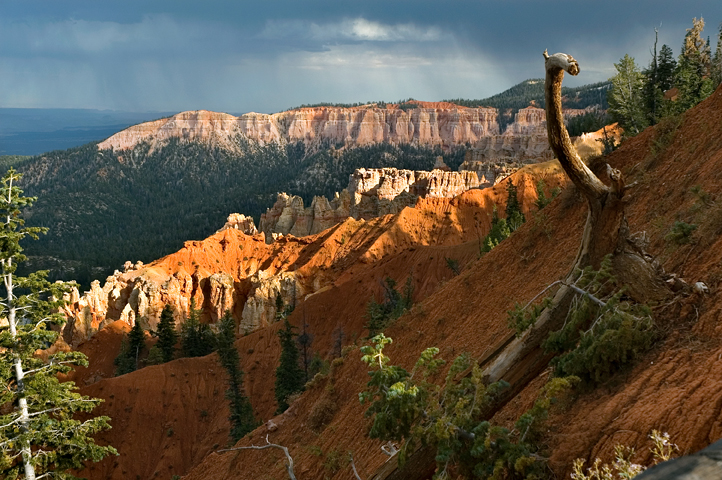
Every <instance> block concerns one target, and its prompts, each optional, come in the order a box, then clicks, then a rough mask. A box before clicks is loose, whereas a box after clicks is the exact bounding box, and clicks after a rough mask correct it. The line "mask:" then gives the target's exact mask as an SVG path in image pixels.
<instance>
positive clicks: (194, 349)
mask: <svg viewBox="0 0 722 480" xmlns="http://www.w3.org/2000/svg"><path fill="white" fill-rule="evenodd" d="M201 312H202V310H201V309H199V308H196V301H195V299H194V298H191V308H190V311H189V312H188V318H187V319H186V321H185V322H183V325H181V334H180V340H181V352H182V353H183V356H184V357H203V356H205V355H208V354H209V353H211V352H213V350H214V349H215V341H216V340H215V336H214V335H213V332H212V331H211V328H210V326H208V324H206V323H201Z"/></svg>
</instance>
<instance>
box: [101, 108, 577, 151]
mask: <svg viewBox="0 0 722 480" xmlns="http://www.w3.org/2000/svg"><path fill="white" fill-rule="evenodd" d="M415 103H416V105H417V108H414V109H411V110H406V109H400V108H398V107H397V106H395V105H387V106H386V107H385V108H379V107H378V106H376V105H375V104H374V105H366V106H362V107H352V108H341V107H315V108H299V109H295V110H289V111H286V112H280V113H274V114H263V113H254V112H252V113H246V114H243V115H241V116H240V117H235V116H233V115H230V114H226V113H219V112H210V111H207V110H197V111H188V112H181V113H178V114H176V115H173V116H172V117H169V118H163V119H160V120H155V121H153V122H147V123H142V124H139V125H135V126H132V127H130V128H127V129H125V130H123V131H121V132H118V133H116V134H115V135H113V136H111V137H109V138H108V139H106V140H105V141H103V142H101V143H99V144H98V148H99V149H101V150H102V149H111V148H112V149H115V150H126V149H130V148H132V147H133V146H135V145H136V144H138V143H141V142H148V143H150V145H151V150H154V149H156V148H158V147H159V146H161V145H163V144H165V143H167V142H168V141H169V139H171V138H177V139H180V140H183V141H206V142H210V143H213V144H217V145H220V146H223V147H225V148H229V149H233V148H234V143H235V142H236V140H235V137H236V136H238V135H241V136H242V137H245V138H248V139H251V140H254V141H257V142H259V143H261V144H266V143H270V142H276V143H281V144H283V143H289V142H290V143H293V142H304V143H305V144H307V145H312V144H319V143H320V142H328V143H330V144H334V145H344V146H362V145H370V144H376V143H382V142H386V143H391V144H419V145H427V146H441V147H442V148H445V149H449V148H452V147H454V146H460V145H472V146H474V148H477V149H481V150H484V151H488V153H487V156H494V157H495V158H499V157H506V156H510V155H511V156H519V157H520V158H522V159H529V158H542V157H544V155H546V157H548V156H549V155H548V154H546V153H545V152H546V151H547V150H548V146H547V145H546V133H545V132H544V125H545V124H544V110H543V109H540V108H535V107H528V108H525V109H522V110H520V111H519V112H518V113H517V114H516V117H515V121H514V122H513V123H512V124H510V125H509V126H508V127H507V129H506V130H505V131H504V132H500V130H499V124H498V122H497V118H498V111H497V109H495V108H468V107H462V106H458V105H454V104H450V103H439V102H437V103H433V102H415ZM585 112H586V110H573V109H568V110H566V111H565V115H566V116H568V117H572V116H575V115H581V114H583V113H585ZM540 132H541V133H540ZM542 133H543V134H542ZM541 154H544V155H541Z"/></svg>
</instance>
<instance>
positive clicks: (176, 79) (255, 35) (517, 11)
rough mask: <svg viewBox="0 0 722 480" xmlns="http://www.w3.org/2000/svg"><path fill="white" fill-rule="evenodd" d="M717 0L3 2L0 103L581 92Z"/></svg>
mask: <svg viewBox="0 0 722 480" xmlns="http://www.w3.org/2000/svg"><path fill="white" fill-rule="evenodd" d="M700 16H702V17H704V19H705V22H706V27H705V31H704V34H705V35H708V36H710V37H711V44H712V49H713V50H714V48H715V45H716V43H717V40H716V39H717V37H718V32H719V25H720V22H722V1H720V0H701V1H695V0H677V1H666V0H656V1H646V0H626V1H617V0H607V1H605V2H599V1H594V2H592V1H586V0H577V1H556V0H546V1H543V0H499V1H491V0H490V1H486V0H476V1H471V0H458V1H457V0H433V1H427V0H383V1H377V0H355V1H353V2H349V1H346V0H330V1H306V0H278V1H276V0H254V1H246V0H227V1H214V0H203V1H201V0H192V1H190V0H165V1H160V0H123V1H115V0H0V107H8V108H91V109H109V110H121V111H129V112H155V111H166V112H167V111H184V110H197V109H206V110H215V111H223V112H229V113H243V112H250V111H255V112H263V113H273V112H277V111H282V110H285V109H288V108H291V107H294V106H298V105H301V104H313V103H319V102H334V103H337V102H340V103H354V102H366V101H374V100H384V101H396V100H400V99H405V98H410V97H413V98H416V99H419V100H427V101H439V100H442V99H449V98H469V99H478V98H485V97H488V96H490V95H493V94H495V93H499V92H501V91H503V90H505V89H507V88H509V87H511V86H512V85H515V84H517V83H519V82H521V81H523V80H525V79H528V78H539V77H542V76H543V75H544V65H543V59H542V55H541V54H542V52H543V51H544V49H545V48H547V49H548V50H549V53H554V52H564V53H568V54H571V55H573V56H574V57H575V58H576V59H577V60H578V61H579V64H580V67H581V73H580V75H579V76H578V77H576V78H571V77H567V80H566V82H565V85H568V86H576V85H583V84H587V83H593V82H598V81H602V80H606V79H607V78H609V77H610V76H612V75H614V73H615V70H614V62H617V61H618V60H619V59H620V58H621V57H623V56H624V54H626V53H628V54H630V55H632V56H633V57H635V59H636V60H637V62H638V63H639V64H640V65H641V66H646V65H647V64H648V63H649V61H650V58H651V54H650V51H651V48H652V46H653V43H654V35H655V33H654V29H655V27H656V28H658V30H659V46H661V45H662V44H665V43H666V44H668V45H669V46H670V47H672V49H673V51H674V54H675V55H678V54H679V51H680V47H681V45H682V41H683V38H684V34H685V30H686V29H687V28H690V27H691V25H692V18H693V17H697V18H699V17H700Z"/></svg>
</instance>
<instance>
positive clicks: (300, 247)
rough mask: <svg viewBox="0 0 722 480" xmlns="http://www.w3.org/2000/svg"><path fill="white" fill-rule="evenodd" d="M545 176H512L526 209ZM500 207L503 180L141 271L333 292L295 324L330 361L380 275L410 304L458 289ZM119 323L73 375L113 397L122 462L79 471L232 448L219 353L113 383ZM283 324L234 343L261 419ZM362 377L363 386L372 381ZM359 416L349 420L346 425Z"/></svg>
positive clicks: (147, 466)
mask: <svg viewBox="0 0 722 480" xmlns="http://www.w3.org/2000/svg"><path fill="white" fill-rule="evenodd" d="M542 177H544V178H546V182H547V185H549V188H552V187H554V186H556V185H558V184H559V183H560V181H561V178H562V177H561V175H560V170H559V167H558V165H557V166H554V165H552V164H549V165H546V166H533V167H529V168H527V169H525V170H522V171H520V172H518V173H517V174H516V176H515V177H514V182H515V184H517V185H518V186H519V198H520V200H521V201H522V204H523V206H524V208H525V209H527V210H529V209H530V208H531V207H530V205H531V204H532V203H533V201H534V200H535V199H536V193H535V192H536V190H535V187H534V185H535V183H536V180H537V179H538V178H542ZM505 200H506V184H500V185H497V186H496V187H494V188H493V189H488V190H483V191H481V190H473V191H469V192H467V193H465V194H464V195H461V196H459V197H457V198H456V199H453V200H448V199H446V200H440V199H429V200H422V201H420V202H419V205H418V206H417V208H407V209H405V210H403V211H402V212H401V213H399V214H397V215H387V216H385V217H382V218H377V219H373V220H370V221H355V220H353V219H349V220H347V221H346V222H344V223H342V224H339V225H337V226H336V227H333V228H331V229H329V230H327V231H325V232H321V233H320V234H317V235H315V236H311V237H304V238H300V239H299V238H293V237H290V236H289V237H283V238H282V239H280V241H277V242H275V243H274V244H271V245H266V244H265V243H263V242H262V241H260V237H257V238H253V237H248V236H245V235H243V234H242V233H240V232H238V231H236V230H226V231H223V232H220V233H218V234H215V235H213V236H211V237H209V238H208V239H206V240H204V241H199V242H187V243H186V245H185V247H184V248H183V249H181V250H180V251H179V252H177V253H175V254H172V255H169V256H167V257H164V258H162V259H160V260H158V261H156V262H153V263H151V264H149V265H147V266H145V267H144V268H143V269H142V274H143V275H144V276H145V277H146V278H149V279H155V280H158V281H162V280H163V279H164V278H167V277H168V276H169V275H172V274H174V273H175V272H178V271H184V272H187V273H190V272H192V271H195V270H197V271H199V272H200V274H201V275H202V276H207V275H209V274H211V273H215V272H226V273H230V274H232V275H233V277H234V279H236V281H238V282H239V283H242V282H243V281H244V279H245V278H246V274H247V272H248V271H249V270H256V267H260V268H263V269H264V270H266V271H270V272H271V273H278V272H281V271H291V270H293V271H297V272H299V273H300V274H301V275H302V276H303V277H304V278H305V279H306V280H305V281H308V282H317V283H318V284H320V285H326V287H325V288H322V289H321V290H320V291H318V292H317V293H315V294H313V295H312V296H310V297H308V299H307V301H306V302H300V304H299V305H298V306H297V308H296V310H295V311H294V313H293V314H292V316H291V321H292V323H294V324H295V325H301V324H302V322H303V321H304V319H305V322H306V323H307V324H308V331H309V332H310V333H311V334H312V335H313V336H314V343H313V349H314V350H318V351H319V352H320V354H321V355H322V356H324V357H326V358H328V359H329V360H330V359H332V358H333V355H334V354H333V351H332V350H334V344H335V343H336V339H337V338H338V337H339V332H341V333H342V334H343V345H348V344H351V343H353V342H354V341H357V340H358V339H360V338H362V337H363V336H364V335H365V334H366V330H365V329H364V328H363V325H364V323H365V319H364V318H363V315H364V313H365V305H366V303H367V302H368V301H369V299H370V298H371V296H372V295H378V294H380V291H381V286H380V283H381V281H383V279H384V278H385V277H387V276H390V277H392V278H394V279H396V280H397V281H398V282H399V283H400V284H403V282H404V281H405V279H406V278H407V276H409V275H410V276H411V277H412V278H413V283H414V287H415V297H416V298H417V299H423V298H426V297H427V296H429V295H431V294H432V293H433V292H435V291H437V290H438V289H439V288H440V286H442V285H445V284H447V282H449V283H451V280H452V278H453V277H454V274H453V272H452V271H451V270H450V269H449V268H448V265H447V260H446V259H447V258H451V259H454V260H457V261H458V262H459V264H460V265H461V266H462V267H463V266H464V265H467V264H469V263H471V262H474V261H475V259H476V258H477V256H478V251H479V236H480V235H482V236H483V235H484V234H485V233H486V231H487V230H488V228H489V224H490V220H491V213H492V207H493V205H494V204H497V205H498V209H499V211H500V212H502V214H503V211H504V202H505ZM135 274H138V273H137V272H136V273H132V272H129V273H128V275H135ZM118 323H122V322H116V323H115V324H111V326H110V327H108V328H109V330H108V331H105V330H101V331H100V332H99V333H98V334H97V336H96V337H93V338H92V339H91V340H90V341H88V342H86V343H85V344H83V345H81V347H80V349H81V350H83V351H85V352H86V353H87V354H88V356H89V358H90V362H91V367H90V369H89V370H83V371H79V372H77V374H76V377H75V378H76V380H77V381H78V384H79V386H81V387H82V392H83V393H84V394H88V395H93V396H97V397H101V398H104V399H105V400H106V402H105V403H103V404H102V405H101V406H100V407H99V408H98V410H97V413H99V414H104V415H109V416H110V417H111V418H113V419H114V420H113V422H112V424H113V429H112V430H111V431H109V432H105V433H103V434H101V435H100V439H101V440H102V441H105V442H108V443H111V444H112V445H114V446H116V447H117V448H118V449H119V451H120V452H121V455H120V457H117V458H112V459H106V460H104V461H103V462H101V463H99V464H98V465H95V466H93V467H92V468H91V469H89V470H88V471H86V472H84V474H85V475H87V476H89V477H90V478H94V479H95V478H98V479H99V478H115V479H121V478H136V477H137V478H168V477H169V476H170V475H173V474H180V475H182V474H185V473H186V472H188V471H189V470H190V469H191V468H192V467H193V466H194V465H197V464H199V463H200V462H201V461H202V460H203V459H204V458H205V456H206V455H207V454H208V453H210V451H212V450H214V449H217V448H221V447H222V446H224V445H225V443H226V442H227V438H228V425H227V415H228V409H227V406H226V401H225V399H224V398H223V391H224V389H225V385H224V376H223V372H222V371H221V370H220V369H219V368H218V366H217V363H216V359H215V354H212V355H210V356H208V357H205V358H203V359H180V360H176V361H173V362H170V363H168V364H165V365H159V366H155V367H146V368H144V369H142V370H139V371H137V372H134V373H132V374H128V375H124V376H122V377H118V378H111V377H112V372H113V370H114V366H113V364H112V359H114V358H115V356H116V355H117V352H118V348H119V344H120V339H121V337H122V335H121V333H122V330H119V327H118V325H117V324H118ZM278 327H279V324H275V325H271V326H270V327H268V328H264V329H261V330H258V331H255V332H253V333H251V334H249V335H247V336H244V337H242V338H239V339H238V340H237V342H236V346H237V348H238V350H239V352H240V353H241V358H242V367H243V370H244V371H245V372H246V377H245V389H246V392H247V394H248V395H249V397H250V398H251V402H252V404H253V408H254V411H255V413H256V416H257V418H259V419H262V420H268V419H270V418H272V417H273V413H274V411H275V410H276V405H275V399H274V395H273V384H274V380H275V377H274V372H275V368H276V366H277V364H278V357H279V355H280V348H279V344H278V338H277V336H276V334H275V332H276V331H277V329H278ZM445 328H447V329H448V332H449V334H451V333H452V332H454V331H455V328H454V327H453V323H452V322H449V323H448V324H447V326H446V327H445ZM438 330H439V331H441V329H438ZM430 341H433V339H430ZM349 363H351V364H355V363H356V361H355V359H354V361H353V362H351V361H349ZM354 368H358V366H356V367H354ZM341 371H343V370H341ZM358 378H362V379H363V378H365V374H364V373H361V374H360V376H359V377H358ZM355 379H356V376H351V377H349V378H348V379H347V380H348V388H345V389H340V387H339V392H340V393H342V394H343V395H345V396H344V397H342V399H343V401H342V400H339V401H338V405H339V406H341V403H343V408H350V409H352V411H355V410H354V409H356V410H357V409H358V405H356V404H355V403H353V402H350V401H348V400H349V399H350V398H351V397H353V398H356V395H357V393H358V389H357V387H358V386H357V385H356V383H354V382H355ZM345 381H346V380H345ZM324 391H325V390H324ZM304 398H306V396H304ZM303 401H304V402H308V401H310V400H303ZM295 408H296V407H294V409H292V410H291V412H290V413H287V414H286V415H285V416H284V417H283V418H281V419H278V420H277V422H278V423H284V422H286V420H285V419H286V418H290V416H291V415H293V412H294V411H296V412H299V411H300V410H296V409H295ZM354 416H355V414H354V415H350V414H349V418H350V419H351V418H354ZM169 430H172V434H169ZM339 445H341V444H339Z"/></svg>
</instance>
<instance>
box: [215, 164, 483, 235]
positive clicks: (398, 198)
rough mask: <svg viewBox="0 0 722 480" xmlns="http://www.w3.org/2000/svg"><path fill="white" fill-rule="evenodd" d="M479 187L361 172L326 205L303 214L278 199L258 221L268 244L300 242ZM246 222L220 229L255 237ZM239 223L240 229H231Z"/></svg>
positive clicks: (465, 180) (293, 201)
mask: <svg viewBox="0 0 722 480" xmlns="http://www.w3.org/2000/svg"><path fill="white" fill-rule="evenodd" d="M478 186H479V179H478V177H477V176H476V173H475V172H468V171H462V172H450V171H448V170H441V169H435V170H432V171H430V172H426V171H413V170H401V169H397V168H370V169H366V168H360V169H357V170H356V171H354V173H353V174H351V175H350V177H349V184H348V187H347V188H345V189H343V190H342V191H341V193H337V194H336V196H335V197H334V198H333V199H332V200H330V201H329V200H328V199H327V198H326V197H313V201H312V202H311V206H310V207H306V208H304V204H303V199H302V198H301V197H299V196H296V195H288V194H286V193H279V194H278V197H277V200H276V203H274V204H273V206H272V207H271V208H269V209H268V210H266V213H264V214H262V215H261V221H260V223H259V226H258V229H259V230H260V231H261V232H263V233H264V234H265V236H266V241H267V242H271V241H273V239H275V238H277V237H278V236H279V235H288V234H291V235H293V236H294V237H304V236H306V235H313V234H316V233H319V232H322V231H323V230H326V229H327V228H330V227H332V226H334V225H336V224H338V223H341V222H343V221H344V220H345V219H347V218H348V217H353V218H354V219H356V220H359V219H364V220H369V219H371V218H375V217H379V216H382V215H387V214H389V213H398V212H400V211H401V210H403V209H404V208H405V207H413V206H414V205H416V201H417V200H418V199H419V198H453V197H455V196H457V195H460V194H462V193H464V192H466V191H467V190H470V189H472V188H477V187H478ZM248 221H249V219H248V217H245V216H243V215H240V214H237V213H234V214H232V215H231V216H229V217H228V222H226V225H225V226H224V227H223V229H226V228H238V229H241V230H243V231H245V232H246V233H248V232H253V231H255V227H253V225H252V223H251V225H248ZM250 221H251V222H252V220H250ZM239 222H240V223H242V225H243V228H241V227H236V226H235V225H237V224H239ZM223 229H221V230H223ZM244 229H245V230H244Z"/></svg>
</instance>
